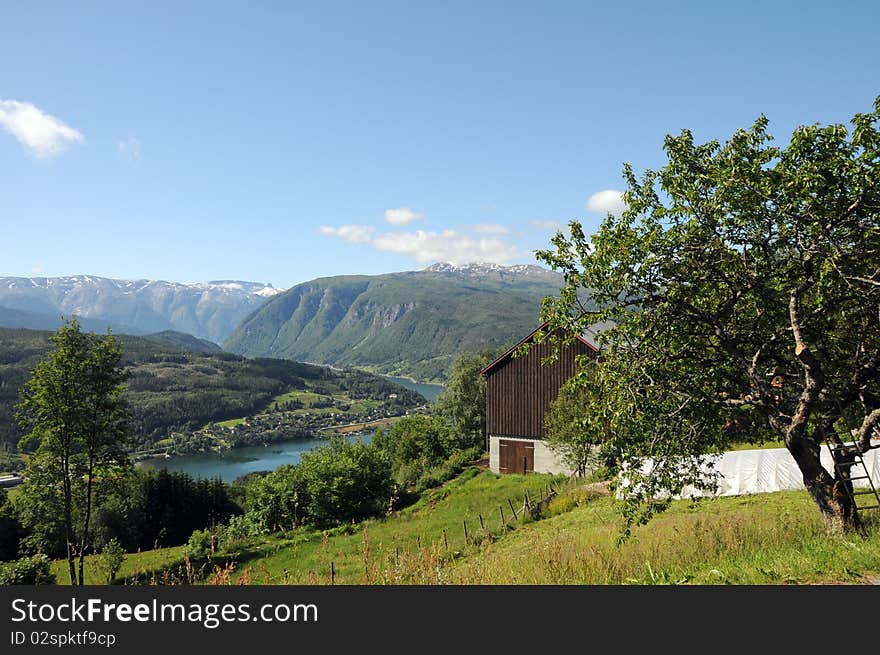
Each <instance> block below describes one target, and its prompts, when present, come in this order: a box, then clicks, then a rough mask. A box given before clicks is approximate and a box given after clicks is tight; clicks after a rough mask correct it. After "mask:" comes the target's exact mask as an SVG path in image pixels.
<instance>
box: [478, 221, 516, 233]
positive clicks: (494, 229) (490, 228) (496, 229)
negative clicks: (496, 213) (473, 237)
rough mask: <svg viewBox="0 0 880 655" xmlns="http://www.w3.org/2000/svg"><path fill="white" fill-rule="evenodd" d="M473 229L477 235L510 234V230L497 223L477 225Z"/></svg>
mask: <svg viewBox="0 0 880 655" xmlns="http://www.w3.org/2000/svg"><path fill="white" fill-rule="evenodd" d="M471 229H472V230H473V231H474V232H476V233H477V234H510V228H508V227H505V226H504V225H498V224H496V223H477V224H476V225H471Z"/></svg>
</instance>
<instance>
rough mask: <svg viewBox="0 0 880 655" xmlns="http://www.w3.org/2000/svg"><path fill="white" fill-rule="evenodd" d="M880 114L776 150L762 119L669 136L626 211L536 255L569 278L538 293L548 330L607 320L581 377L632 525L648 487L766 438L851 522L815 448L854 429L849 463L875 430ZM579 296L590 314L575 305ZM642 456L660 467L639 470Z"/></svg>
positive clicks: (839, 524) (832, 524) (632, 178)
mask: <svg viewBox="0 0 880 655" xmlns="http://www.w3.org/2000/svg"><path fill="white" fill-rule="evenodd" d="M878 121H880V97H878V98H877V100H876V101H875V104H874V111H873V112H871V113H867V114H857V115H856V116H855V117H854V118H853V120H852V129H851V130H848V129H847V128H846V127H845V126H844V125H828V126H820V125H818V124H816V125H804V126H800V127H798V128H797V129H796V130H795V131H794V133H793V134H792V137H791V141H790V142H789V144H788V145H787V146H785V147H778V146H774V145H772V137H770V136H769V135H768V134H767V132H766V126H767V119H766V118H764V117H761V118H759V119H758V120H757V121H756V122H755V123H754V125H753V126H752V127H751V128H750V129H748V130H739V131H737V132H736V133H735V134H734V135H733V136H732V137H731V138H730V140H728V141H727V142H725V143H723V144H721V143H719V142H717V141H710V142H708V143H705V144H701V145H698V144H696V143H694V139H693V136H692V134H691V132H689V131H687V130H684V131H683V132H682V133H681V134H680V135H679V136H668V137H667V138H666V141H665V150H666V153H667V156H668V163H667V164H666V165H665V166H663V167H662V168H661V169H660V170H659V171H652V170H648V171H647V172H645V173H644V175H643V176H642V177H641V179H637V177H636V175H635V174H634V172H633V170H632V168H631V167H630V166H629V165H626V166H625V167H624V175H625V178H626V181H627V185H628V189H627V191H626V192H625V194H624V199H625V201H626V203H627V209H626V211H625V212H624V213H623V214H622V216H620V217H614V216H609V217H608V218H607V219H606V220H605V221H604V222H603V224H602V225H601V227H600V228H599V230H598V232H596V233H595V234H594V235H593V236H592V237H591V238H590V239H588V238H587V236H586V235H585V234H584V231H583V228H582V226H581V225H580V224H579V223H578V222H577V221H573V222H572V223H571V224H570V230H571V231H570V235H568V236H566V235H564V234H562V233H558V234H557V235H556V236H555V237H554V238H553V246H554V248H553V249H550V250H546V251H541V252H539V253H538V257H539V259H541V260H542V261H544V262H545V263H547V264H549V265H550V266H551V267H553V268H555V269H557V270H560V271H561V272H562V273H564V276H565V287H564V288H563V289H562V290H561V292H560V294H559V296H558V297H556V296H554V297H550V298H548V299H546V300H545V302H544V307H543V311H542V314H543V316H544V318H546V319H547V320H549V321H550V323H551V325H550V327H551V329H558V328H562V329H564V330H565V331H566V332H567V334H574V333H577V332H578V331H580V330H583V329H584V328H585V327H586V326H587V325H589V324H593V323H596V322H598V321H605V320H608V321H613V322H614V323H615V326H614V327H613V328H611V329H608V330H606V331H605V332H603V333H602V334H601V335H600V340H601V342H602V343H603V347H604V352H603V357H602V360H601V362H600V364H599V366H598V367H597V376H596V380H595V382H591V381H589V380H588V379H586V378H585V377H583V376H582V377H581V378H580V379H579V380H577V381H576V382H575V383H576V384H577V383H580V384H582V385H583V386H586V387H593V388H595V389H597V390H599V391H600V392H601V394H602V398H603V402H602V403H601V404H600V405H592V404H591V405H588V406H586V407H585V408H584V412H585V413H587V414H590V415H593V416H600V415H601V418H602V419H603V420H604V421H605V422H606V423H607V425H608V428H609V429H608V433H609V435H610V440H609V442H608V443H607V444H606V451H607V452H610V453H612V454H613V455H614V456H615V457H616V458H617V459H618V461H620V462H621V463H623V464H629V465H630V469H629V475H630V476H631V479H632V481H633V484H631V485H630V486H628V487H626V488H625V489H623V491H624V492H625V493H626V494H627V496H628V498H629V501H630V502H629V505H628V507H629V511H628V516H629V518H630V520H631V521H633V520H636V521H641V520H646V519H647V518H649V517H650V515H651V514H652V513H653V511H654V510H655V509H659V508H662V506H663V504H662V503H660V504H658V503H657V502H656V501H655V500H653V499H655V498H656V497H657V495H658V493H660V492H663V491H665V492H673V493H675V492H678V491H680V490H681V489H682V487H683V485H685V484H697V485H698V486H711V484H712V480H711V476H710V479H708V480H707V479H706V478H705V476H703V475H702V474H701V470H702V467H701V459H700V456H701V455H703V454H705V453H710V452H718V451H720V450H722V449H723V448H725V447H726V446H727V445H728V444H729V442H730V441H731V440H732V439H742V438H747V439H749V438H751V439H755V438H758V437H759V436H760V434H761V433H766V432H771V433H773V434H775V435H777V436H778V437H779V438H781V439H782V440H783V441H784V442H785V445H786V448H787V449H788V450H789V452H790V453H791V455H792V457H793V458H794V460H795V461H796V462H797V465H798V467H799V468H800V470H801V472H802V473H803V479H804V483H805V485H806V487H807V489H808V490H809V492H810V494H811V495H812V497H813V499H814V500H815V502H816V504H817V506H818V508H819V510H820V512H821V514H822V516H823V518H824V520H825V523H826V527H827V529H828V530H829V531H841V530H845V529H847V528H848V527H850V526H852V525H854V524H855V523H856V522H857V520H858V517H857V513H856V511H855V508H854V507H853V503H852V500H851V498H850V496H849V494H847V493H846V486H847V481H846V480H845V479H841V476H840V475H839V474H838V473H837V472H836V471H828V470H826V469H825V468H824V467H823V466H822V464H821V463H820V459H819V455H820V448H821V447H822V444H823V442H825V441H826V440H829V441H830V442H831V443H832V444H834V445H836V446H843V445H844V444H843V439H844V437H845V436H847V435H849V434H852V436H853V437H854V439H855V443H856V445H855V447H854V448H852V449H851V450H850V451H849V453H848V455H849V457H851V456H852V455H853V454H854V451H856V450H858V451H866V450H867V449H869V448H871V447H872V445H871V441H870V440H871V436H872V434H876V432H877V427H878V425H880V373H878V364H880V321H878V318H880V317H878V309H880V167H878V163H880V132H878ZM584 290H588V291H589V292H590V293H591V295H592V299H593V301H594V302H595V303H596V306H597V309H596V310H595V311H585V310H583V309H581V308H580V307H579V305H578V294H579V293H583V291H584ZM846 455H847V453H846V452H844V456H846ZM645 457H648V458H651V459H653V461H654V464H655V465H654V468H653V470H652V471H651V472H650V473H648V474H645V475H641V474H640V473H639V471H638V470H637V469H636V467H635V465H636V464H637V462H638V461H639V460H640V458H645ZM850 461H851V460H850ZM844 464H846V462H844Z"/></svg>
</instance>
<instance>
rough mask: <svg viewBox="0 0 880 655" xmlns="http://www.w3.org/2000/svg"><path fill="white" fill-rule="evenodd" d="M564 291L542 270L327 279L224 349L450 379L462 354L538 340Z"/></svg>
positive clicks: (284, 299)
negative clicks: (543, 317)
mask: <svg viewBox="0 0 880 655" xmlns="http://www.w3.org/2000/svg"><path fill="white" fill-rule="evenodd" d="M562 283H563V279H562V276H561V275H560V274H558V273H554V272H552V271H548V270H546V269H544V268H541V267H538V266H528V265H521V266H500V265H497V264H471V265H466V266H455V265H452V264H435V265H433V266H430V267H428V268H427V269H424V270H422V271H409V272H403V273H388V274H385V275H374V276H367V275H352V276H338V277H326V278H319V279H316V280H312V281H310V282H305V283H303V284H298V285H296V286H294V287H292V288H291V289H288V290H287V291H285V292H283V293H279V294H277V295H275V296H273V297H272V298H270V299H269V300H267V301H266V302H265V303H264V304H262V305H261V306H260V307H259V308H257V309H256V310H255V311H254V312H253V313H252V314H251V315H250V316H248V317H247V318H245V319H244V321H243V322H242V323H241V324H240V325H239V326H238V328H236V330H235V331H234V332H233V333H232V335H231V336H230V337H229V338H228V339H227V340H226V341H225V342H224V344H223V346H224V348H225V349H226V350H228V351H230V352H234V353H238V354H242V355H246V356H249V357H278V358H285V359H294V360H298V361H307V362H311V363H314V364H324V365H330V366H334V367H340V368H347V367H357V368H363V369H366V370H369V371H373V372H377V373H383V374H388V375H401V376H407V377H412V378H415V379H418V380H423V381H442V380H444V379H445V377H446V374H447V372H448V370H449V367H450V365H451V363H452V361H453V360H454V359H455V357H456V355H457V354H458V353H460V352H476V351H481V350H490V351H497V350H500V349H503V348H506V347H508V346H510V345H511V344H512V343H515V342H516V340H517V339H519V338H520V337H522V336H523V335H525V334H528V333H529V332H531V331H532V330H533V329H534V328H535V327H536V326H537V325H538V323H539V319H538V315H539V313H540V308H541V299H542V298H544V297H545V296H548V295H556V294H558V293H559V290H560V288H561V286H562Z"/></svg>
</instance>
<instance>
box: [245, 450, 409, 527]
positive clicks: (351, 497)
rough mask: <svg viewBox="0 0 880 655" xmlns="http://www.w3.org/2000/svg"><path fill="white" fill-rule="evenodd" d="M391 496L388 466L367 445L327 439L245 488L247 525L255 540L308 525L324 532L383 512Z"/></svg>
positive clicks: (380, 454) (384, 458)
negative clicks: (272, 533)
mask: <svg viewBox="0 0 880 655" xmlns="http://www.w3.org/2000/svg"><path fill="white" fill-rule="evenodd" d="M392 493H393V482H392V479H391V460H390V457H389V456H388V454H387V453H386V451H384V450H383V449H381V448H379V447H378V446H376V445H373V444H364V443H360V442H349V441H347V440H346V439H344V438H342V437H333V438H331V439H330V441H329V442H328V444H327V445H326V446H324V447H321V448H317V449H315V450H312V451H310V452H308V453H305V454H304V455H303V457H302V460H301V461H300V463H299V464H296V465H288V466H282V467H281V468H279V469H277V470H275V471H273V472H272V473H269V474H268V475H266V476H265V477H262V478H258V479H255V480H252V481H251V482H250V484H249V485H248V488H247V514H246V516H247V520H248V522H249V523H250V525H251V526H253V528H254V530H255V531H256V532H258V533H260V534H269V533H271V532H274V531H277V530H290V529H292V528H294V527H296V526H299V525H304V524H310V525H314V526H318V527H329V526H333V525H336V524H338V523H344V522H348V521H352V520H359V519H362V518H365V517H368V516H373V515H375V514H378V513H381V512H383V511H385V510H386V509H387V507H388V503H389V501H390V499H391V497H392Z"/></svg>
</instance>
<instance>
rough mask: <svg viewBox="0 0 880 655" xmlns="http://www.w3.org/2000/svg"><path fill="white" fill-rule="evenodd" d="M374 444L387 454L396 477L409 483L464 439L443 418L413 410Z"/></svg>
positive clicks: (445, 456)
mask: <svg viewBox="0 0 880 655" xmlns="http://www.w3.org/2000/svg"><path fill="white" fill-rule="evenodd" d="M373 444H374V445H375V446H376V447H377V448H379V449H381V450H382V451H384V452H385V453H387V454H388V457H389V458H390V460H391V462H392V465H393V468H394V471H395V478H396V479H397V481H398V482H399V483H400V484H403V485H410V484H413V483H414V482H415V481H416V480H417V479H418V478H419V477H420V476H421V475H422V474H423V473H425V472H426V471H427V470H429V469H431V468H433V467H435V466H437V465H438V464H440V463H441V462H443V461H444V460H446V458H447V457H449V455H450V454H451V453H452V452H454V451H455V450H457V449H459V447H460V444H461V440H460V439H459V437H458V435H457V434H456V432H455V430H454V429H453V427H452V426H451V425H449V423H447V422H446V421H445V420H444V419H443V418H441V417H439V416H425V415H421V414H414V415H412V416H407V417H404V418H402V419H400V420H399V421H397V422H396V423H395V424H394V425H393V426H392V427H391V428H390V429H389V430H388V431H387V432H384V433H382V434H377V435H375V436H374V437H373Z"/></svg>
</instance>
